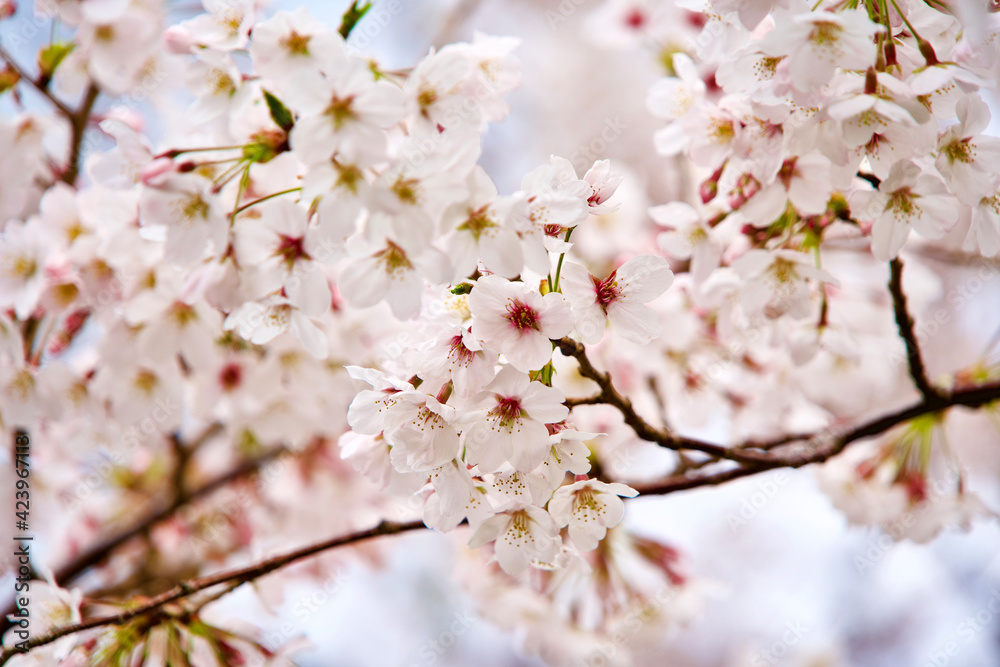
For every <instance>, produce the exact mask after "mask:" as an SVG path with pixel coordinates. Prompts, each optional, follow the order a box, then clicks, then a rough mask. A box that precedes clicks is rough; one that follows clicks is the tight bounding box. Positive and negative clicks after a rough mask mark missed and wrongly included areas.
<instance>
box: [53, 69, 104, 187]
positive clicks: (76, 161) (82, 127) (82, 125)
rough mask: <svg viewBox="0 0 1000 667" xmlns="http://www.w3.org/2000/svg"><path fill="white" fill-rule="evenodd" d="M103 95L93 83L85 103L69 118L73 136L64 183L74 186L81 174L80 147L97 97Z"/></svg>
mask: <svg viewBox="0 0 1000 667" xmlns="http://www.w3.org/2000/svg"><path fill="white" fill-rule="evenodd" d="M100 94H101V89H100V88H98V87H97V85H96V84H94V82H93V81H91V82H90V85H89V86H87V92H86V93H84V95H83V101H82V102H81V103H80V107H79V108H78V109H77V110H76V111H72V112H70V114H69V116H68V117H67V118H68V120H69V122H70V126H71V131H72V135H71V137H70V142H69V158H68V162H67V164H66V171H64V172H63V175H62V176H61V177H60V179H59V180H61V181H62V182H63V183H66V184H68V185H73V184H74V183H76V177H77V176H78V175H79V174H80V157H81V156H80V147H81V145H82V144H83V135H84V133H85V132H86V131H87V123H88V122H90V112H91V111H93V109H94V103H95V102H96V101H97V96H98V95H100Z"/></svg>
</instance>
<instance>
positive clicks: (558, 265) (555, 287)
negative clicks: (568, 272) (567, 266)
mask: <svg viewBox="0 0 1000 667" xmlns="http://www.w3.org/2000/svg"><path fill="white" fill-rule="evenodd" d="M574 229H576V227H570V228H569V229H567V230H566V236H565V237H564V238H563V240H564V241H569V237H571V236H573V230H574ZM565 257H566V253H564V252H563V253H560V254H559V261H558V262H556V278H555V280H553V281H552V282H550V283H549V287H550V288H551V290H552V291H553V292H558V291H559V274H560V273H562V265H563V259H564V258H565Z"/></svg>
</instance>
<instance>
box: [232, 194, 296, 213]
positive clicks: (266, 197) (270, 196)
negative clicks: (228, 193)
mask: <svg viewBox="0 0 1000 667" xmlns="http://www.w3.org/2000/svg"><path fill="white" fill-rule="evenodd" d="M301 191H302V188H289V189H288V190H282V191H281V192H275V193H272V194H269V195H266V196H264V197H261V198H260V199H254V200H253V201H252V202H249V203H247V204H244V205H243V206H240V207H239V208H237V209H236V210H235V211H233V215H234V216H235V215H237V214H239V213H242V212H243V211H245V210H247V209H248V208H250V207H251V206H254V205H255V204H259V203H261V202H263V201H267V200H268V199H273V198H275V197H280V196H281V195H287V194H291V193H293V192H301Z"/></svg>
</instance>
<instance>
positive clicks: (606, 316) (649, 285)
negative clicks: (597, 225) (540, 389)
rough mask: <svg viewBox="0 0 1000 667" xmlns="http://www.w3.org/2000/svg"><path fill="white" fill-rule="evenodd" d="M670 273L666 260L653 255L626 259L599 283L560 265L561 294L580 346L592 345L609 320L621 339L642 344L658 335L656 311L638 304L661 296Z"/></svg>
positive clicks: (579, 270)
mask: <svg viewBox="0 0 1000 667" xmlns="http://www.w3.org/2000/svg"><path fill="white" fill-rule="evenodd" d="M673 278H674V274H673V272H671V270H670V265H669V264H668V263H667V260H665V259H663V258H662V257H656V256H655V255H642V256H639V257H635V258H633V259H630V260H629V261H627V262H625V263H624V264H622V265H621V266H620V267H618V268H617V269H615V270H614V271H612V272H611V275H609V276H608V277H607V278H604V279H603V280H599V279H597V278H595V277H594V276H592V275H590V273H589V272H588V271H587V270H586V269H585V268H583V267H582V266H580V265H579V264H572V263H567V264H566V265H564V266H563V274H562V287H563V293H564V294H565V295H566V298H567V300H568V301H569V302H570V304H571V306H572V308H573V314H574V317H575V318H576V328H577V331H579V332H580V337H581V338H582V339H583V342H584V343H587V344H589V345H594V344H596V343H599V342H600V341H601V337H602V336H603V335H604V324H605V322H606V321H607V320H611V324H612V325H613V326H614V327H615V331H616V332H618V333H619V335H621V336H622V338H624V339H625V340H629V341H632V342H633V343H638V344H640V345H643V344H645V343H648V342H649V341H650V340H652V339H653V338H656V337H657V336H658V335H659V334H660V328H661V324H660V320H659V317H658V316H657V314H656V312H655V311H653V310H651V309H650V308H647V307H645V306H643V305H642V304H644V303H646V302H648V301H652V300H653V299H655V298H656V297H658V296H660V295H661V294H663V292H665V291H666V289H667V288H668V287H670V284H671V282H673Z"/></svg>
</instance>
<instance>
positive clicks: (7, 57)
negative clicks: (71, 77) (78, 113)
mask: <svg viewBox="0 0 1000 667" xmlns="http://www.w3.org/2000/svg"><path fill="white" fill-rule="evenodd" d="M0 59H2V60H4V61H5V62H6V63H7V64H8V65H9V66H10V68H11V69H12V70H14V71H15V72H16V73H17V75H18V76H19V77H21V80H22V81H27V82H28V83H30V84H31V86H32V87H33V88H34V89H35V90H37V91H38V92H40V93H41V94H42V95H44V96H45V97H46V98H47V99H48V100H49V102H51V103H52V106H54V107H55V108H56V109H58V110H59V113H61V114H62V115H64V116H66V117H67V118H69V117H70V116H72V115H73V110H72V109H70V108H69V107H68V106H66V103H65V102H63V101H62V100H60V99H59V98H58V97H56V96H55V95H53V94H52V91H51V90H49V88H48V86H46V85H45V84H44V83H42V80H41V79H37V78H35V77H33V76H28V73H27V72H25V71H24V70H23V69H22V68H21V66H20V65H18V64H17V61H16V60H14V56H12V55H11V54H10V53H9V52H8V51H7V50H6V49H5V48H3V47H2V46H0Z"/></svg>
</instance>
